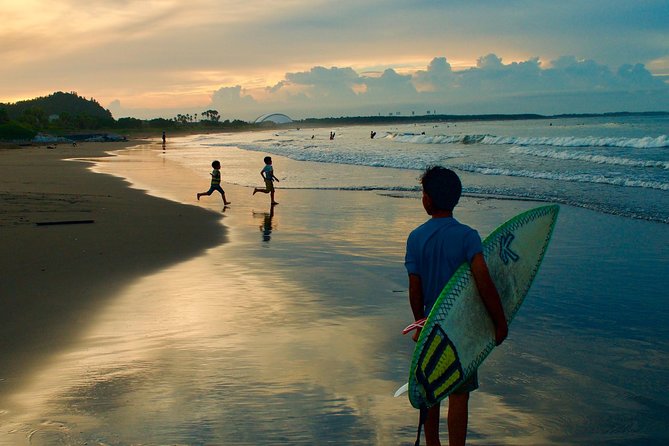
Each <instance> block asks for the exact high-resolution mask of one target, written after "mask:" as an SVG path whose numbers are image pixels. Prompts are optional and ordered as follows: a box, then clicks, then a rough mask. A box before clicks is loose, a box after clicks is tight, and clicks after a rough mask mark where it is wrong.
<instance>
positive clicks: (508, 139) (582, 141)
mask: <svg viewBox="0 0 669 446" xmlns="http://www.w3.org/2000/svg"><path fill="white" fill-rule="evenodd" d="M387 138H389V139H391V140H393V141H397V142H403V143H410V144H486V145H516V146H554V147H620V148H634V149H651V148H652V149H657V148H663V147H669V137H668V136H667V135H660V136H657V137H652V136H646V137H643V138H619V137H597V136H591V137H580V136H551V137H545V136H544V137H539V136H537V137H533V136H494V135H424V134H415V133H394V134H393V133H391V134H388V136H387Z"/></svg>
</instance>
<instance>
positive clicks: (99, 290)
mask: <svg viewBox="0 0 669 446" xmlns="http://www.w3.org/2000/svg"><path fill="white" fill-rule="evenodd" d="M139 143H141V141H138V140H129V141H125V142H122V143H81V144H79V145H78V146H77V147H66V146H65V145H62V146H60V147H58V148H57V149H54V150H47V149H45V148H44V147H34V146H33V147H17V148H9V147H7V146H3V147H0V169H1V171H2V175H0V196H2V201H3V209H2V212H1V213H0V228H1V229H0V230H1V232H0V246H2V250H3V253H6V254H5V255H3V256H2V259H1V260H0V268H1V270H2V277H3V278H2V281H1V282H0V296H2V298H1V299H0V397H2V396H3V395H5V394H6V393H7V392H8V391H10V390H11V391H15V390H17V388H19V387H20V386H21V385H22V384H24V383H25V381H26V379H25V378H26V377H27V376H30V373H29V370H31V369H33V368H36V367H38V366H39V364H41V363H43V362H45V361H48V360H49V358H50V357H51V356H52V355H53V354H55V353H57V352H58V351H59V350H61V349H63V348H65V347H66V346H67V345H68V343H69V342H71V341H72V340H74V339H76V334H77V333H79V332H81V331H82V330H84V329H86V327H87V326H88V325H89V323H88V322H89V320H90V319H91V317H90V316H91V315H92V314H94V312H95V309H96V308H98V307H100V306H103V305H105V304H106V303H107V302H108V299H109V298H110V297H112V296H113V295H114V293H115V291H116V290H118V289H119V288H121V287H123V286H125V285H126V284H128V283H130V282H131V281H132V280H133V279H135V278H138V277H141V276H143V275H146V274H149V273H150V272H152V271H156V270H159V269H160V268H163V267H165V266H167V265H170V264H173V263H177V262H180V261H183V260H185V259H188V258H190V257H194V256H197V255H198V254H200V253H201V252H203V251H204V250H206V249H207V248H209V247H211V246H214V245H218V244H221V243H223V242H224V241H225V239H226V230H225V228H224V227H223V225H222V224H221V217H220V215H216V214H215V213H213V212H211V211H209V210H207V209H205V208H201V207H197V206H184V205H182V204H180V203H175V202H173V201H169V200H166V199H162V198H157V197H154V196H151V195H149V194H148V193H146V192H144V191H140V190H137V189H133V188H131V187H129V184H128V183H127V182H125V181H123V180H122V179H120V178H117V177H114V176H111V175H105V174H100V173H96V172H92V171H91V169H90V166H91V163H90V162H86V161H85V160H80V159H82V158H101V157H108V156H111V155H109V154H107V152H110V151H112V150H118V149H121V148H129V147H133V146H135V145H137V144H139ZM72 159H79V160H77V161H71V160H72ZM79 221H86V222H87V223H85V224H83V223H82V224H58V225H44V226H39V225H37V223H45V222H46V223H49V222H51V223H53V222H79ZM89 221H92V222H90V223H88V222H89ZM8 254H9V255H8Z"/></svg>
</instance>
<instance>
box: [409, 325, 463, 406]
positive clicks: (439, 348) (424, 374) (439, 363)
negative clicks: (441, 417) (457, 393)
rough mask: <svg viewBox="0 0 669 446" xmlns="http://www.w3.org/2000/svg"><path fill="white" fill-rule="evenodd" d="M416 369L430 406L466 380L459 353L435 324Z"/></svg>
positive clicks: (418, 379) (417, 378) (424, 395)
mask: <svg viewBox="0 0 669 446" xmlns="http://www.w3.org/2000/svg"><path fill="white" fill-rule="evenodd" d="M425 345H426V347H427V348H425V349H424V350H423V353H422V354H421V356H420V358H419V360H418V366H417V367H416V381H417V382H418V383H419V384H420V386H421V393H423V397H424V398H425V401H427V403H428V405H434V404H436V403H438V402H439V401H440V400H441V399H442V398H444V397H445V396H446V395H448V394H449V393H451V391H452V390H453V389H454V388H455V387H457V386H459V385H460V384H461V383H462V381H463V380H464V376H465V375H464V373H463V370H462V364H461V363H460V358H459V356H458V352H457V351H456V350H455V346H454V345H453V342H452V341H451V340H450V339H449V338H448V336H447V335H446V332H444V330H443V329H442V328H441V327H440V326H439V324H435V325H434V326H433V327H432V330H431V331H430V334H429V336H428V339H427V342H426V344H425Z"/></svg>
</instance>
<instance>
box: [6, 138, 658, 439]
mask: <svg viewBox="0 0 669 446" xmlns="http://www.w3.org/2000/svg"><path fill="white" fill-rule="evenodd" d="M168 150H169V149H168ZM163 155H164V154H163V152H162V151H161V150H160V149H159V148H158V146H147V147H145V148H144V149H141V150H134V151H130V152H128V153H127V154H126V155H124V156H122V157H119V158H116V159H115V160H109V159H107V160H104V161H103V162H101V164H100V165H99V166H98V167H97V168H96V169H97V170H100V171H103V172H115V173H117V174H123V175H126V176H128V177H129V178H130V179H131V180H132V182H133V183H134V184H135V186H136V187H141V188H145V189H147V190H149V191H151V192H152V193H155V194H158V195H162V196H165V197H167V198H170V199H173V200H176V201H180V202H183V203H188V204H196V205H199V206H204V207H208V208H211V209H212V211H215V212H221V209H222V204H221V203H220V198H218V197H215V196H212V197H208V198H206V199H205V198H203V200H202V201H201V202H200V203H196V202H195V198H194V194H195V192H196V191H198V190H201V189H202V188H203V187H206V186H207V175H208V171H209V169H208V166H206V165H205V166H203V167H202V168H198V169H199V170H198V169H191V168H190V167H188V165H186V164H184V163H176V162H174V161H173V160H172V159H171V157H172V156H176V155H171V156H163ZM217 157H219V158H220V159H221V162H222V164H223V166H224V169H223V178H224V180H225V179H226V173H227V174H230V171H229V170H228V171H227V172H226V167H227V168H228V169H230V166H232V165H236V166H247V165H248V166H250V167H248V169H249V171H250V172H253V175H256V176H258V177H259V174H258V172H255V170H257V171H259V170H260V168H261V167H262V165H257V159H258V158H259V154H257V153H255V152H247V151H243V150H228V151H226V152H221V153H218V154H217ZM299 164H300V162H299V161H295V160H288V159H285V158H283V157H279V156H277V157H276V158H275V167H276V168H277V171H278V176H279V178H283V175H286V177H289V176H290V175H291V173H290V172H291V171H292V172H294V171H295V170H294V169H300V170H299V171H307V170H309V166H303V165H299ZM298 165H299V166H298ZM293 167H294V169H293ZM256 168H257V169H256ZM330 169H340V170H338V171H337V172H341V173H342V175H343V174H344V172H345V171H346V172H348V173H349V174H350V175H353V173H351V172H352V171H351V170H347V168H342V167H340V166H337V165H333V166H329V165H328V166H327V170H324V171H321V174H323V173H324V172H325V173H331V172H332V170H330ZM357 169H360V171H359V172H358V173H357V174H356V175H359V174H360V172H363V171H364V174H365V175H364V176H365V177H367V178H377V177H383V176H386V175H388V172H387V171H384V172H378V169H374V168H369V167H364V166H360V167H357ZM391 172H392V175H395V173H397V175H406V176H407V178H406V181H407V182H408V181H409V176H411V175H413V179H412V181H415V174H413V173H412V172H411V171H406V170H396V171H391ZM392 175H391V176H392ZM165 178H169V179H170V181H165ZM258 179H259V178H258ZM326 180H327V178H325V177H324V179H323V181H326ZM250 183H251V184H253V181H252V180H251V181H250ZM279 187H281V183H279ZM226 192H227V193H228V194H229V199H231V200H232V201H233V205H232V206H231V207H230V208H228V209H225V210H224V212H223V213H222V214H221V215H222V223H223V224H224V225H226V226H227V227H228V228H229V240H230V241H229V243H226V244H224V245H220V246H212V247H211V249H210V250H208V251H207V252H206V253H204V254H203V255H202V256H200V257H197V258H194V259H190V260H187V261H184V262H183V263H180V264H177V265H173V266H172V267H170V268H167V269H165V270H163V271H161V272H159V273H157V274H152V275H147V276H146V277H144V278H142V279H141V280H138V281H136V282H134V283H131V284H128V285H127V286H126V287H125V288H124V289H123V290H122V292H120V293H119V294H118V295H117V296H116V297H115V298H114V299H113V300H111V301H110V303H109V305H108V306H107V307H106V308H103V309H101V310H100V312H99V313H98V314H97V315H94V318H95V321H94V323H92V324H91V328H90V329H89V330H88V331H87V332H86V333H84V334H83V335H82V336H81V337H80V338H79V339H77V340H75V341H74V342H73V343H72V344H71V345H70V346H68V347H67V348H66V349H65V351H63V352H62V353H59V354H57V355H56V356H55V357H54V358H53V359H52V360H51V361H50V362H49V363H48V364H46V365H45V366H44V367H42V368H41V369H40V370H36V371H33V373H32V375H31V377H30V380H29V384H28V385H27V386H26V387H24V388H22V389H20V390H19V391H17V393H16V394H15V395H13V396H12V398H11V399H8V400H7V401H4V402H2V406H1V407H0V410H1V411H2V412H0V444H7V445H10V444H11V445H14V444H17V445H20V444H33V445H51V444H84V443H87V444H104V445H125V444H137V445H162V444H188V445H199V444H235V445H236V444H249V445H251V444H305V445H307V444H337V445H340V444H370V443H371V444H378V445H386V444H413V439H414V436H415V423H416V421H417V413H416V411H415V410H414V409H412V408H411V407H410V405H409V403H408V401H407V400H406V399H404V398H398V399H395V398H393V397H392V393H393V392H394V390H395V389H396V388H397V387H399V385H401V384H402V383H403V382H405V381H406V375H407V373H408V363H409V358H410V354H411V349H412V342H411V341H410V340H409V339H408V338H406V337H404V338H403V337H402V336H401V335H400V331H401V329H402V328H403V327H404V326H405V325H406V324H407V323H408V322H410V321H409V319H410V314H411V313H410V310H409V307H408V303H407V294H406V287H407V284H406V273H405V271H404V269H403V265H402V261H403V254H404V242H405V239H406V235H407V234H408V232H409V230H410V229H412V228H413V227H415V226H416V225H418V224H419V223H421V222H422V221H423V220H424V219H425V218H426V216H425V215H424V213H423V212H422V210H421V208H420V201H419V200H417V199H416V195H415V194H413V193H411V192H410V191H402V192H401V193H397V192H395V193H391V194H389V193H388V192H387V191H378V192H377V191H360V190H349V191H336V190H317V189H307V190H299V191H291V190H282V189H279V191H278V192H277V199H278V201H280V202H281V204H280V205H279V206H277V207H275V208H274V212H270V209H269V206H268V197H266V196H255V197H252V196H251V189H249V188H246V187H240V186H226ZM398 196H401V197H398ZM535 204H536V203H533V202H519V201H508V200H494V199H487V198H465V199H463V202H462V203H461V205H460V209H459V211H458V214H457V215H458V218H460V219H461V220H462V221H464V222H466V223H468V224H471V225H473V226H475V227H477V228H478V229H479V230H480V232H481V234H482V235H483V236H485V235H486V234H488V233H489V232H491V231H492V230H493V229H494V227H496V226H497V225H498V224H499V223H501V222H502V221H504V220H506V219H507V218H510V217H511V216H513V215H515V214H516V213H517V212H520V211H521V210H524V209H527V208H530V207H532V206H534V205H535ZM668 227H669V226H667V225H666V224H661V223H653V222H647V221H642V220H634V219H629V218H622V217H617V216H612V215H606V214H598V213H595V212H592V211H588V210H584V209H577V208H572V207H569V206H563V208H562V211H561V214H560V217H559V220H558V225H557V227H556V231H555V235H554V239H553V242H552V244H551V247H550V249H549V252H548V255H547V257H546V259H545V261H544V264H543V266H542V269H541V271H540V273H539V276H538V277H537V279H536V281H535V283H534V285H533V288H532V290H531V291H530V295H529V296H528V298H527V301H526V303H525V304H524V306H523V308H521V310H520V312H519V314H518V316H517V318H516V319H515V321H514V323H513V325H512V327H511V333H510V337H509V339H508V340H507V341H506V342H505V343H504V345H503V346H502V347H501V348H499V349H497V350H495V351H494V352H493V354H492V355H491V356H490V357H489V358H488V360H487V361H486V362H485V363H484V365H483V366H482V369H481V372H480V377H481V389H480V390H479V391H477V392H475V393H474V394H473V395H472V400H471V417H470V434H469V439H470V443H471V444H510V445H517V444H533V445H562V444H589V445H591V444H623V443H624V444H639V445H641V444H644V445H645V444H666V442H667V441H668V440H669V429H668V427H667V425H666V420H667V419H668V418H669V391H668V390H667V388H666V383H667V382H668V379H669V329H668V328H667V325H666V320H667V317H669V314H668V313H669V308H668V307H667V305H666V289H669V278H668V277H667V275H666V271H667V270H668V269H667V266H669V253H668V251H667V250H666V247H667V246H669V230H668ZM444 430H445V427H444Z"/></svg>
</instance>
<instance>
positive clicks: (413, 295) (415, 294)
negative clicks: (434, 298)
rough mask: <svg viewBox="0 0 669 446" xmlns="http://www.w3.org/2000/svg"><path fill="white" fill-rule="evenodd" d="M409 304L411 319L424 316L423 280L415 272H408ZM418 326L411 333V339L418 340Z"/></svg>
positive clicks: (418, 318) (415, 319)
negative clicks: (412, 333) (411, 313)
mask: <svg viewBox="0 0 669 446" xmlns="http://www.w3.org/2000/svg"><path fill="white" fill-rule="evenodd" d="M409 304H410V305H411V311H412V312H413V320H414V321H417V320H420V319H423V318H424V317H425V306H424V305H423V282H422V281H421V279H420V276H419V275H417V274H409ZM418 336H420V328H419V329H417V330H416V332H415V333H414V335H413V340H414V341H418Z"/></svg>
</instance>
